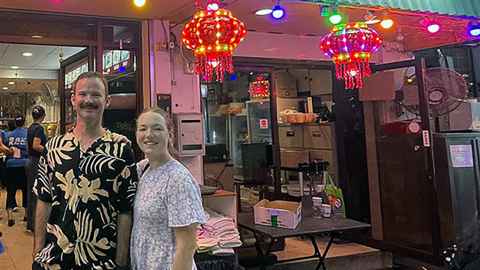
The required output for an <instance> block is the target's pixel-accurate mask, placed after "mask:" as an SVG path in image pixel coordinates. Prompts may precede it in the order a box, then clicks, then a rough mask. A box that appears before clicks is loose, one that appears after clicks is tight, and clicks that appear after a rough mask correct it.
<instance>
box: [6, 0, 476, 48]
mask: <svg viewBox="0 0 480 270" xmlns="http://www.w3.org/2000/svg"><path fill="white" fill-rule="evenodd" d="M146 2H147V3H146V5H145V6H144V7H143V8H137V7H135V6H134V5H133V1H131V0H125V1H122V2H118V1H114V0H102V1H78V0H36V1H31V0H16V1H11V0H0V8H3V9H9V10H12V9H15V10H36V11H41V12H61V13H70V14H83V15H90V16H107V17H117V18H131V19H151V18H155V19H167V20H170V21H171V22H172V23H173V24H178V25H181V24H183V23H185V22H186V21H188V19H189V18H190V17H191V15H192V14H193V12H194V1H193V0H176V1H156V0H155V1H154V0H147V1H146ZM223 2H224V3H225V5H226V7H227V8H228V9H230V10H232V11H233V13H234V14H235V16H237V17H238V18H240V19H241V20H242V21H244V22H245V23H246V25H247V27H248V29H249V30H250V31H258V32H270V33H279V34H291V35H313V36H319V37H320V36H322V35H324V34H325V33H327V32H328V31H329V30H330V27H331V26H330V25H329V24H328V23H326V18H324V17H321V16H320V8H319V6H320V4H321V3H332V2H334V1H333V0H295V1H292V0H283V1H282V2H281V4H282V5H283V6H284V7H285V8H286V9H287V12H288V15H287V18H286V19H285V20H284V21H280V22H273V21H272V20H271V19H270V18H269V17H268V16H264V17H259V16H256V15H254V12H255V11H256V10H258V9H260V8H266V7H271V6H272V5H273V4H275V2H276V1H273V0H225V1H223ZM337 2H340V10H339V11H340V12H343V13H345V14H347V16H348V18H349V21H358V20H363V18H364V16H365V15H366V13H367V11H368V10H371V11H374V12H376V13H377V15H379V16H381V15H382V14H383V13H384V12H387V13H388V14H389V16H391V17H393V19H394V20H395V22H396V28H395V29H392V30H389V31H382V33H383V35H384V36H385V39H386V40H387V41H395V40H398V37H399V31H400V34H401V36H402V37H403V39H402V43H404V44H405V45H406V48H407V49H409V50H416V49H420V48H425V47H435V46H440V45H445V44H451V43H458V42H463V41H465V40H466V35H465V32H466V31H465V29H466V25H467V24H468V22H469V19H468V18H466V17H453V16H446V15H441V14H440V13H445V14H455V15H460V16H462V15H468V16H479V14H480V1H478V0H455V1H453V0H435V1H427V0H424V1H419V0H415V1H413V0H390V1H384V0H338V1H337ZM428 10H430V11H434V12H437V13H421V12H424V11H428ZM416 11H421V12H416ZM425 17H429V18H430V17H431V18H435V19H436V20H438V21H440V23H441V25H442V30H441V33H438V34H436V35H431V34H429V33H427V31H424V30H423V28H422V26H421V21H422V20H423V19H424V18H425ZM247 38H248V37H247Z"/></svg>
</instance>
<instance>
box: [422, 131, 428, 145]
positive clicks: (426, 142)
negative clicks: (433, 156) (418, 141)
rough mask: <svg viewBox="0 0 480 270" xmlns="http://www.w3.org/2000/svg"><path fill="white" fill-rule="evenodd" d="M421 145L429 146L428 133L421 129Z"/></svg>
mask: <svg viewBox="0 0 480 270" xmlns="http://www.w3.org/2000/svg"><path fill="white" fill-rule="evenodd" d="M422 137H423V146H425V147H430V133H429V132H428V130H422Z"/></svg>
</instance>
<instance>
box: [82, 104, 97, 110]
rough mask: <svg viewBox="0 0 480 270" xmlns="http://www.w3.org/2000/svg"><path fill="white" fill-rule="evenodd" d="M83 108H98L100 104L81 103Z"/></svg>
mask: <svg viewBox="0 0 480 270" xmlns="http://www.w3.org/2000/svg"><path fill="white" fill-rule="evenodd" d="M80 108H81V109H98V106H97V105H95V104H92V103H80Z"/></svg>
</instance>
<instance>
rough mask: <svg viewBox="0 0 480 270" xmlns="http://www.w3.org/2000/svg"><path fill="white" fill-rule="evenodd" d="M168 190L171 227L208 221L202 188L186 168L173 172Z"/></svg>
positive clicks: (169, 223) (169, 224)
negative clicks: (203, 203) (203, 204)
mask: <svg viewBox="0 0 480 270" xmlns="http://www.w3.org/2000/svg"><path fill="white" fill-rule="evenodd" d="M166 191H167V200H166V201H167V212H168V226H169V227H186V226H189V225H191V224H194V223H200V224H204V223H206V216H205V211H204V209H203V206H202V196H201V193H200V188H199V186H198V184H197V183H196V182H195V180H194V179H193V176H192V175H191V174H190V173H189V172H188V171H186V169H185V168H181V169H179V171H177V172H175V173H172V175H171V176H170V179H169V181H168V184H167V190H166Z"/></svg>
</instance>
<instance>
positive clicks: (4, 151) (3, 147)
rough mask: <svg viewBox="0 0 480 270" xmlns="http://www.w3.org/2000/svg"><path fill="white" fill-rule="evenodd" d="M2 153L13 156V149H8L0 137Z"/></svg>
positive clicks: (0, 150)
mask: <svg viewBox="0 0 480 270" xmlns="http://www.w3.org/2000/svg"><path fill="white" fill-rule="evenodd" d="M0 152H2V153H4V154H6V155H12V154H13V153H12V152H13V151H12V149H10V148H8V147H7V146H6V145H5V144H3V140H2V138H1V137H0Z"/></svg>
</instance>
